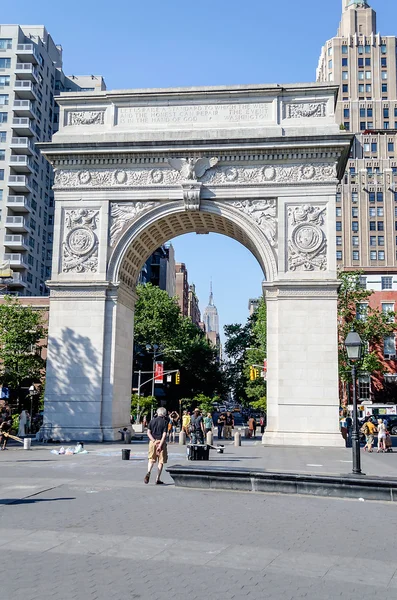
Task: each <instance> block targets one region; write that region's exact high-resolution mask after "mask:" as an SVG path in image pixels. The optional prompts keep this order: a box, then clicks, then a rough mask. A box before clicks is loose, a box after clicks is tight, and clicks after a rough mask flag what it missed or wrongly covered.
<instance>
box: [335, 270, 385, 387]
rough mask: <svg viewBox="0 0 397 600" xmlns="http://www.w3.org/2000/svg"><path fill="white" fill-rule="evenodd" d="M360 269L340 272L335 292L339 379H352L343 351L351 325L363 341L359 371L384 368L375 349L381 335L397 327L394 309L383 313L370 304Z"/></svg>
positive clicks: (369, 296) (368, 292)
mask: <svg viewBox="0 0 397 600" xmlns="http://www.w3.org/2000/svg"><path fill="white" fill-rule="evenodd" d="M360 276H361V272H360V271H354V272H351V273H343V272H341V273H339V275H338V278H339V281H340V288H339V292H338V342H339V347H338V350H339V377H340V379H341V381H342V382H347V381H350V380H351V366H350V365H349V362H348V360H347V356H346V351H345V345H344V342H345V339H346V336H347V334H348V333H349V331H351V329H354V331H357V333H358V334H359V335H360V337H361V339H362V341H363V349H364V352H363V357H362V359H361V361H360V363H359V364H358V365H357V368H358V370H359V371H361V372H367V373H374V372H384V367H383V365H382V362H381V361H380V359H379V357H378V354H377V350H379V349H380V346H381V345H382V343H383V339H384V338H385V337H387V336H389V335H392V334H393V333H394V331H395V330H396V323H395V313H394V312H390V313H383V312H382V311H380V310H379V309H378V308H373V307H372V306H371V305H370V298H371V296H372V293H373V292H372V291H371V290H366V289H364V288H363V287H362V286H361V285H360Z"/></svg>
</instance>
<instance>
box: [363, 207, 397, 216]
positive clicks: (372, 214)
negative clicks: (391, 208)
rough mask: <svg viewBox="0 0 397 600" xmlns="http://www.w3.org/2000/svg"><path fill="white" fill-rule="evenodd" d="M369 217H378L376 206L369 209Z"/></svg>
mask: <svg viewBox="0 0 397 600" xmlns="http://www.w3.org/2000/svg"><path fill="white" fill-rule="evenodd" d="M396 208H397V207H396ZM369 216H370V217H375V216H376V214H375V207H374V206H370V207H369Z"/></svg>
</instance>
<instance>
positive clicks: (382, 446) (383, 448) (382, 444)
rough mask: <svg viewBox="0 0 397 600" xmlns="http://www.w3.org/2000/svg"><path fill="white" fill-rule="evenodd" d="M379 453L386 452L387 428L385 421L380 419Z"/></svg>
mask: <svg viewBox="0 0 397 600" xmlns="http://www.w3.org/2000/svg"><path fill="white" fill-rule="evenodd" d="M377 452H386V427H385V425H384V423H383V419H378V449H377Z"/></svg>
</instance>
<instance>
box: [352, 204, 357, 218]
mask: <svg viewBox="0 0 397 600" xmlns="http://www.w3.org/2000/svg"><path fill="white" fill-rule="evenodd" d="M352 217H358V208H357V206H353V207H352Z"/></svg>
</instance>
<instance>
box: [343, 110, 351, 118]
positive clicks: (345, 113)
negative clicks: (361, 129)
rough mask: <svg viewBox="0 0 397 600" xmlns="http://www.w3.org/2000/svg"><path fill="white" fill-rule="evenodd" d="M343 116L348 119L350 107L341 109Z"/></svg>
mask: <svg viewBox="0 0 397 600" xmlns="http://www.w3.org/2000/svg"><path fill="white" fill-rule="evenodd" d="M343 117H344V118H345V119H350V109H349V108H344V109H343Z"/></svg>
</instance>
